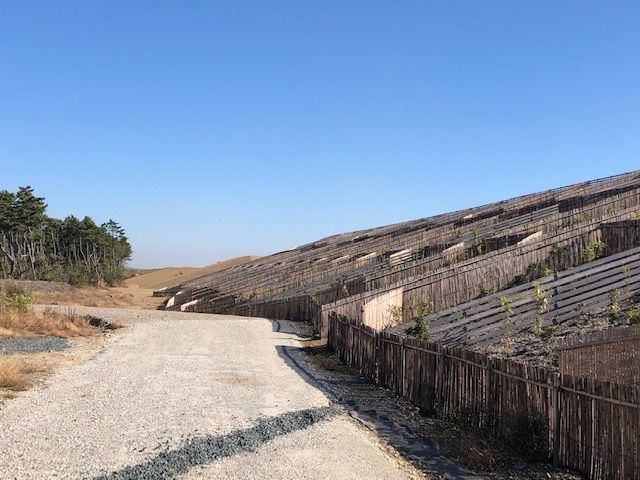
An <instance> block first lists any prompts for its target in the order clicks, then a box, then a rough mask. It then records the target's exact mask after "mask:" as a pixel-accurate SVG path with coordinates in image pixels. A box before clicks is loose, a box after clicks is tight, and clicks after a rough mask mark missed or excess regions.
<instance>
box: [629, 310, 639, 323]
mask: <svg viewBox="0 0 640 480" xmlns="http://www.w3.org/2000/svg"><path fill="white" fill-rule="evenodd" d="M627 320H629V323H630V324H631V325H640V310H629V311H628V312H627Z"/></svg>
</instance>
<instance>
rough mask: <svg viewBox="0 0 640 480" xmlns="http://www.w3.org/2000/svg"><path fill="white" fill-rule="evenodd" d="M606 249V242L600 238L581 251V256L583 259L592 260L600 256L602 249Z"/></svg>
mask: <svg viewBox="0 0 640 480" xmlns="http://www.w3.org/2000/svg"><path fill="white" fill-rule="evenodd" d="M606 249H607V244H606V243H604V242H603V241H602V240H599V241H597V242H596V243H592V244H591V245H589V246H588V247H587V248H585V249H584V252H582V256H583V257H584V259H585V261H587V262H593V261H594V260H597V259H598V258H600V257H601V256H602V254H603V253H604V251H605V250H606Z"/></svg>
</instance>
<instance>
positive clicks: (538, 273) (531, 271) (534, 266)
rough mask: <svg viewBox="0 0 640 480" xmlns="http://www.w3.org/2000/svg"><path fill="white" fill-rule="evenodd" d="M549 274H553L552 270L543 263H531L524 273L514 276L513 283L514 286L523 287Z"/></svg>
mask: <svg viewBox="0 0 640 480" xmlns="http://www.w3.org/2000/svg"><path fill="white" fill-rule="evenodd" d="M551 274H553V270H552V269H551V268H549V265H547V264H546V263H545V262H533V263H530V264H529V266H528V267H527V269H526V270H525V271H524V273H521V274H520V275H516V276H515V279H514V281H515V283H516V285H524V284H525V283H528V282H532V281H533V280H537V279H538V278H542V277H546V276H548V275H551Z"/></svg>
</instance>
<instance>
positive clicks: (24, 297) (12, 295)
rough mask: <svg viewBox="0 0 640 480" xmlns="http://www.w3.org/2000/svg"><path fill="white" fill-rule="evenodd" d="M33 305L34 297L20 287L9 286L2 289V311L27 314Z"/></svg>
mask: <svg viewBox="0 0 640 480" xmlns="http://www.w3.org/2000/svg"><path fill="white" fill-rule="evenodd" d="M32 303H33V297H32V296H31V294H30V293H29V292H28V291H27V290H26V289H24V288H22V287H20V286H14V285H9V286H7V287H4V288H0V311H1V310H15V311H18V312H26V311H27V310H28V309H29V307H30V306H31V304H32Z"/></svg>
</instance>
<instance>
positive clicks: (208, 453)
mask: <svg viewBox="0 0 640 480" xmlns="http://www.w3.org/2000/svg"><path fill="white" fill-rule="evenodd" d="M76 310H77V311H78V313H86V314H91V315H95V316H99V317H103V318H105V319H107V320H109V321H113V322H118V323H127V324H129V326H128V328H126V329H125V330H123V331H121V333H118V334H116V335H115V336H114V337H113V339H112V340H111V341H110V342H109V344H108V345H107V346H106V347H105V348H104V350H102V351H101V352H100V353H98V354H97V355H96V356H95V357H94V358H92V359H91V360H89V361H87V362H85V363H83V364H80V365H75V366H73V367H69V368H67V369H64V370H62V371H60V372H59V373H57V374H55V375H54V376H52V377H51V378H50V379H49V380H47V381H46V382H45V384H44V385H42V386H40V387H38V388H36V389H34V390H32V391H30V392H27V393H26V394H24V395H22V396H21V397H19V398H16V399H14V400H12V401H9V402H7V403H6V404H5V405H4V407H2V409H0V452H2V453H1V454H0V478H2V479H38V480H40V479H53V478H64V479H73V478H104V479H107V480H111V479H120V478H122V479H124V478H140V479H142V478H145V479H146V478H150V479H152V478H188V479H196V478H205V479H206V478H221V479H222V478H242V479H259V478H260V479H262V478H279V479H285V478H287V479H303V478H314V479H324V478H336V479H342V478H350V479H351V478H352V479H358V478H362V479H395V478H412V476H413V475H417V474H416V472H415V471H413V470H412V469H411V468H409V467H407V466H406V464H403V463H402V462H397V461H396V459H395V458H394V457H393V456H390V455H389V454H388V453H387V451H386V449H385V448H383V447H382V446H380V444H379V442H378V440H377V438H376V437H375V436H374V435H373V434H372V433H370V432H369V431H367V430H365V429H364V428H362V427H361V426H360V425H358V424H357V423H356V422H355V421H354V420H352V419H351V418H349V417H348V416H346V415H345V414H343V413H341V412H340V411H338V410H336V409H335V408H334V407H330V403H329V401H328V399H327V398H326V397H325V396H324V395H323V393H322V392H320V391H319V390H318V389H317V388H315V387H314V386H313V385H311V384H309V383H307V381H306V380H305V378H304V376H301V375H300V374H299V372H297V371H296V370H295V369H293V368H292V367H291V366H290V365H289V364H287V362H285V359H283V358H282V357H281V355H280V354H279V352H278V348H277V347H278V346H293V345H296V344H297V340H296V335H294V334H291V333H284V332H277V331H275V328H274V325H275V324H274V323H273V322H270V321H268V320H264V319H248V318H244V317H231V316H219V315H204V314H186V313H177V312H160V311H139V310H138V311H127V310H117V309H98V308H78V309H76ZM282 325H283V326H284V327H285V328H283V330H285V331H286V330H289V331H295V327H294V326H293V325H291V324H288V323H287V322H282Z"/></svg>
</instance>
